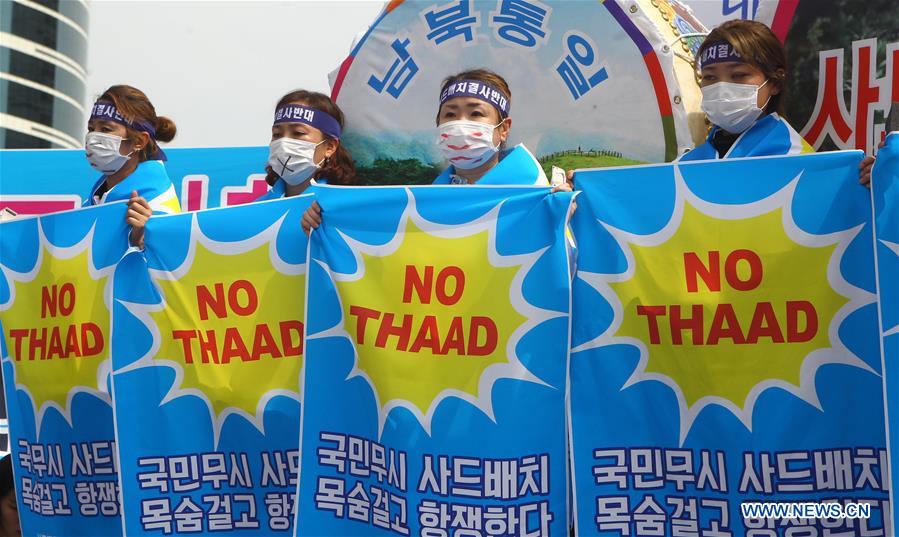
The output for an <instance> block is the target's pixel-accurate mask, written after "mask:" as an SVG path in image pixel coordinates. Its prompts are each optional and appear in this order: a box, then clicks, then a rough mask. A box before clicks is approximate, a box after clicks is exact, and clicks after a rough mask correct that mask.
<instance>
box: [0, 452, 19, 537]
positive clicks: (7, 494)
mask: <svg viewBox="0 0 899 537" xmlns="http://www.w3.org/2000/svg"><path fill="white" fill-rule="evenodd" d="M20 535H22V529H21V528H20V527H19V506H18V505H17V504H16V487H15V482H14V481H13V473H12V455H7V456H5V457H3V459H2V460H0V537H18V536H20Z"/></svg>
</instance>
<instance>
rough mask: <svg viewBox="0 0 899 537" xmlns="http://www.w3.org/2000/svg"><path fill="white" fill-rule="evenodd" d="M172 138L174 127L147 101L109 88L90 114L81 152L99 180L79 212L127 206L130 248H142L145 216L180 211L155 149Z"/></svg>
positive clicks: (129, 91)
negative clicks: (105, 205)
mask: <svg viewBox="0 0 899 537" xmlns="http://www.w3.org/2000/svg"><path fill="white" fill-rule="evenodd" d="M175 132H176V128H175V123H174V122H173V121H172V120H171V119H169V118H167V117H161V116H157V115H156V109H155V108H153V104H152V103H151V102H150V100H149V99H148V98H147V96H146V95H145V94H144V93H143V92H142V91H140V90H139V89H137V88H133V87H131V86H125V85H119V86H112V87H110V88H109V89H108V90H106V91H105V92H104V93H103V94H102V95H101V96H100V98H99V99H97V102H96V103H94V106H93V107H92V109H91V117H90V120H89V121H88V123H87V135H86V136H85V138H84V151H85V156H86V157H87V160H88V162H89V163H90V165H91V166H92V167H93V168H94V169H95V170H97V171H98V172H100V173H102V174H103V175H102V176H101V177H100V178H99V179H98V180H97V182H96V183H95V184H94V187H93V188H92V189H91V193H90V196H89V197H88V199H87V200H85V202H84V204H83V206H84V207H89V206H92V205H100V204H103V203H109V202H112V201H122V200H128V212H127V214H126V215H125V219H126V221H127V222H128V224H129V225H130V226H131V235H130V241H131V244H133V245H135V246H143V237H144V226H145V225H146V223H147V220H148V219H149V218H150V215H152V214H153V213H162V214H167V213H177V212H180V211H181V206H180V204H179V203H178V197H177V196H176V194H175V188H174V186H173V185H172V181H171V180H170V179H169V176H168V174H167V173H166V170H165V166H164V165H163V161H164V160H165V158H166V157H165V154H164V153H163V152H162V150H161V149H159V145H158V142H169V141H171V140H172V138H174V137H175Z"/></svg>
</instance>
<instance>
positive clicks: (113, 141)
mask: <svg viewBox="0 0 899 537" xmlns="http://www.w3.org/2000/svg"><path fill="white" fill-rule="evenodd" d="M124 141H125V139H124V138H122V137H121V136H115V135H113V134H103V133H102V132H89V133H87V135H86V136H85V137H84V154H85V156H86V157H87V161H88V162H89V163H90V165H91V166H92V167H93V168H94V169H95V170H97V171H98V172H100V173H104V174H106V175H109V174H113V173H115V172H117V171H119V170H121V169H122V166H124V165H125V163H126V162H128V159H129V158H131V153H134V151H133V150H132V151H131V153H128V154H127V155H122V154H121V153H119V149H120V148H121V146H122V142H124Z"/></svg>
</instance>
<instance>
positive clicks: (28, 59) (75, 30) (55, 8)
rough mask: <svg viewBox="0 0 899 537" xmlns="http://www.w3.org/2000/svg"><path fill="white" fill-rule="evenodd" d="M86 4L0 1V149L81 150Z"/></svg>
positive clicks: (45, 0)
mask: <svg viewBox="0 0 899 537" xmlns="http://www.w3.org/2000/svg"><path fill="white" fill-rule="evenodd" d="M88 18H89V12H88V4H87V2H86V1H85V0H0V148H6V149H41V148H76V147H81V146H82V144H83V139H84V125H85V120H86V118H87V107H86V105H85V92H86V91H87V84H86V80H87V73H86V70H85V67H86V65H87V35H88V34H87V31H88Z"/></svg>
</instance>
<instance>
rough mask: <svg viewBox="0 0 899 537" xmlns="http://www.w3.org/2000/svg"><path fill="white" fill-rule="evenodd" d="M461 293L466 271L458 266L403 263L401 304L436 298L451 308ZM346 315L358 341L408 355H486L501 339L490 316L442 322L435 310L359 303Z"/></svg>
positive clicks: (458, 318) (450, 319)
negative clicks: (397, 309)
mask: <svg viewBox="0 0 899 537" xmlns="http://www.w3.org/2000/svg"><path fill="white" fill-rule="evenodd" d="M464 292H465V272H464V271H463V270H462V269H461V268H460V267H457V266H448V267H443V268H441V269H439V270H437V268H436V267H433V266H424V267H417V266H415V265H406V273H405V279H404V282H403V296H402V301H403V303H404V304H411V303H412V302H413V301H414V302H418V303H420V304H432V300H433V299H436V301H437V302H438V303H439V304H440V305H441V306H453V305H456V304H458V302H459V301H460V300H461V299H462V294H463V293H464ZM349 317H350V320H351V321H353V322H355V325H356V330H355V336H356V337H355V341H356V343H357V344H358V345H365V344H370V345H374V346H375V347H378V348H382V349H388V348H389V349H396V350H398V351H403V352H411V353H417V352H421V351H428V352H430V353H431V354H433V355H436V356H447V355H449V354H450V352H452V353H454V354H455V355H457V356H488V355H490V354H492V353H494V352H495V351H496V347H497V345H498V343H499V331H498V329H497V327H496V323H495V322H494V321H493V319H490V318H489V317H483V316H477V315H475V316H472V317H470V318H466V317H461V316H447V317H446V318H443V320H441V319H440V318H438V316H436V315H433V314H423V315H414V314H411V313H393V312H383V311H378V310H375V309H372V308H366V307H363V306H358V305H351V306H350V308H349ZM372 336H373V337H372Z"/></svg>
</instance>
